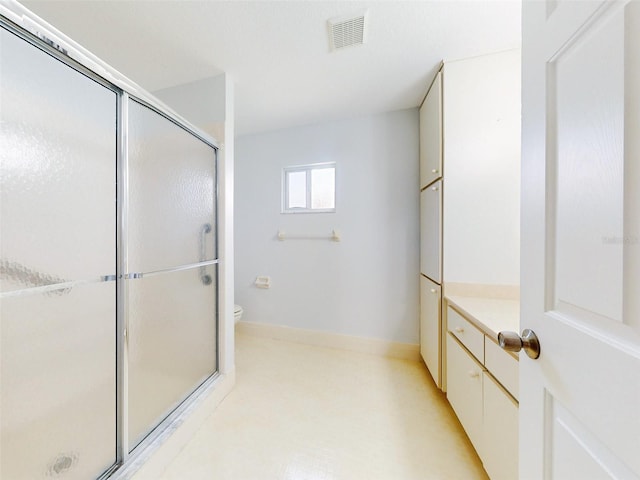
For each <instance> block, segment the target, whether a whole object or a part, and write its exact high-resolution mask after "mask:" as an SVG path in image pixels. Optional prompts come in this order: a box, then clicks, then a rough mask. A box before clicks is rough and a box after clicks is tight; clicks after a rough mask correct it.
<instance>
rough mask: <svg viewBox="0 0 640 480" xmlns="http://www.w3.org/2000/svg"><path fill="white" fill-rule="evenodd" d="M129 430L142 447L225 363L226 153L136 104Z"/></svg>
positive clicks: (129, 245)
mask: <svg viewBox="0 0 640 480" xmlns="http://www.w3.org/2000/svg"><path fill="white" fill-rule="evenodd" d="M128 118H129V137H128V152H129V155H128V158H129V160H128V192H129V194H128V199H127V203H128V208H127V212H126V223H127V232H126V237H125V238H126V241H125V242H124V246H125V248H126V249H127V254H126V257H127V262H126V263H127V265H126V266H125V269H126V270H127V272H128V273H127V275H126V278H127V282H128V286H127V290H128V305H129V308H128V309H127V315H128V325H129V329H128V330H129V334H128V357H129V367H128V379H129V380H128V392H129V394H128V396H129V412H128V418H129V421H128V430H129V434H128V437H129V448H134V447H135V446H136V445H137V444H138V443H139V442H140V441H141V440H143V439H144V438H145V436H146V435H147V434H148V433H149V432H150V431H151V430H153V428H155V426H156V425H157V424H158V423H159V422H160V421H161V420H162V419H163V418H164V417H166V416H167V415H168V414H169V413H170V412H171V411H172V410H173V409H174V408H175V407H176V405H178V404H179V403H180V402H182V401H183V400H184V399H185V398H186V397H187V396H188V395H189V394H191V393H192V392H193V391H194V390H195V389H196V388H197V387H198V386H199V385H200V384H201V383H202V382H204V381H205V380H206V379H207V378H208V377H209V376H211V375H212V374H213V373H214V372H215V371H216V370H217V348H216V345H217V332H216V324H217V322H216V318H215V315H216V311H217V308H216V301H217V298H216V297H217V296H216V292H217V265H216V263H217V260H216V258H217V253H216V252H217V245H216V231H215V229H216V152H215V149H214V148H213V147H211V146H209V145H208V144H206V143H204V142H203V141H202V140H200V139H199V138H197V137H195V136H194V135H193V134H191V133H190V132H188V131H187V130H185V129H183V128H182V127H180V126H178V125H177V124H175V123H173V122H172V121H171V120H169V119H168V118H166V117H164V116H163V115H161V114H159V113H157V112H156V111H154V110H152V109H151V108H148V107H147V106H144V105H142V104H140V103H138V102H136V101H133V100H131V101H129V103H128Z"/></svg>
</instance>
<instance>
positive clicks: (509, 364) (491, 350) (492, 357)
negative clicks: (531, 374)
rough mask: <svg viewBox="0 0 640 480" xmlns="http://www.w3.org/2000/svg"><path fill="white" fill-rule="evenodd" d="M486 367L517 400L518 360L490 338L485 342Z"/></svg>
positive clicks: (486, 338)
mask: <svg viewBox="0 0 640 480" xmlns="http://www.w3.org/2000/svg"><path fill="white" fill-rule="evenodd" d="M484 365H485V367H486V368H487V370H489V371H490V372H491V375H493V376H494V377H495V378H496V380H498V381H499V382H500V383H501V384H502V386H503V387H504V388H506V389H507V390H508V391H509V393H510V394H511V395H513V397H514V398H515V399H516V400H517V399H518V391H519V382H518V376H519V374H518V360H516V359H515V358H513V357H512V356H511V355H510V354H508V353H507V352H505V351H504V350H502V349H501V348H500V347H499V346H498V344H497V343H494V342H493V341H492V340H491V339H490V338H489V337H485V340H484Z"/></svg>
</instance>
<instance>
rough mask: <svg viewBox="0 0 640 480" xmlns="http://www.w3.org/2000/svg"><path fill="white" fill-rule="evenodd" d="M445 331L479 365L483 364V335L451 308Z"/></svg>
mask: <svg viewBox="0 0 640 480" xmlns="http://www.w3.org/2000/svg"><path fill="white" fill-rule="evenodd" d="M447 329H448V330H449V331H450V332H451V333H452V334H453V335H454V336H455V337H456V338H457V339H458V340H460V342H461V343H462V344H463V345H464V346H465V348H466V349H467V350H469V351H470V352H471V353H472V354H473V355H474V356H475V357H476V359H477V360H478V361H480V363H484V333H482V332H481V331H480V330H479V329H477V328H476V327H475V326H473V324H471V323H470V322H469V321H467V320H466V319H465V318H464V317H463V316H462V315H460V314H459V313H458V312H456V311H455V310H454V309H453V308H451V307H449V310H448V312H447Z"/></svg>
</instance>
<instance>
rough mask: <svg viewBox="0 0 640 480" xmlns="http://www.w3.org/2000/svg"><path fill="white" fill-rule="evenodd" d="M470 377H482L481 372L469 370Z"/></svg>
mask: <svg viewBox="0 0 640 480" xmlns="http://www.w3.org/2000/svg"><path fill="white" fill-rule="evenodd" d="M469 376H470V377H471V378H478V377H479V376H480V372H478V371H477V370H469Z"/></svg>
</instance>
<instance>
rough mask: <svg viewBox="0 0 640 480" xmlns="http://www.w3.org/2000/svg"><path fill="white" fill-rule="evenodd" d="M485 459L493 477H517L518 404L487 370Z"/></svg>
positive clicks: (483, 443)
mask: <svg viewBox="0 0 640 480" xmlns="http://www.w3.org/2000/svg"><path fill="white" fill-rule="evenodd" d="M482 385H483V387H482V388H483V399H484V402H483V414H484V428H483V432H482V433H483V438H482V449H483V450H482V452H480V455H481V457H482V463H483V464H484V468H485V470H486V471H487V473H488V474H489V477H491V480H510V479H513V478H518V405H517V404H516V402H515V400H513V399H512V398H511V396H510V395H508V394H507V393H506V392H505V391H504V390H503V389H502V388H500V386H499V385H498V384H497V383H496V381H495V380H494V379H493V378H492V377H491V376H490V375H488V374H487V373H486V372H485V374H484V379H483V382H482Z"/></svg>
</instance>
